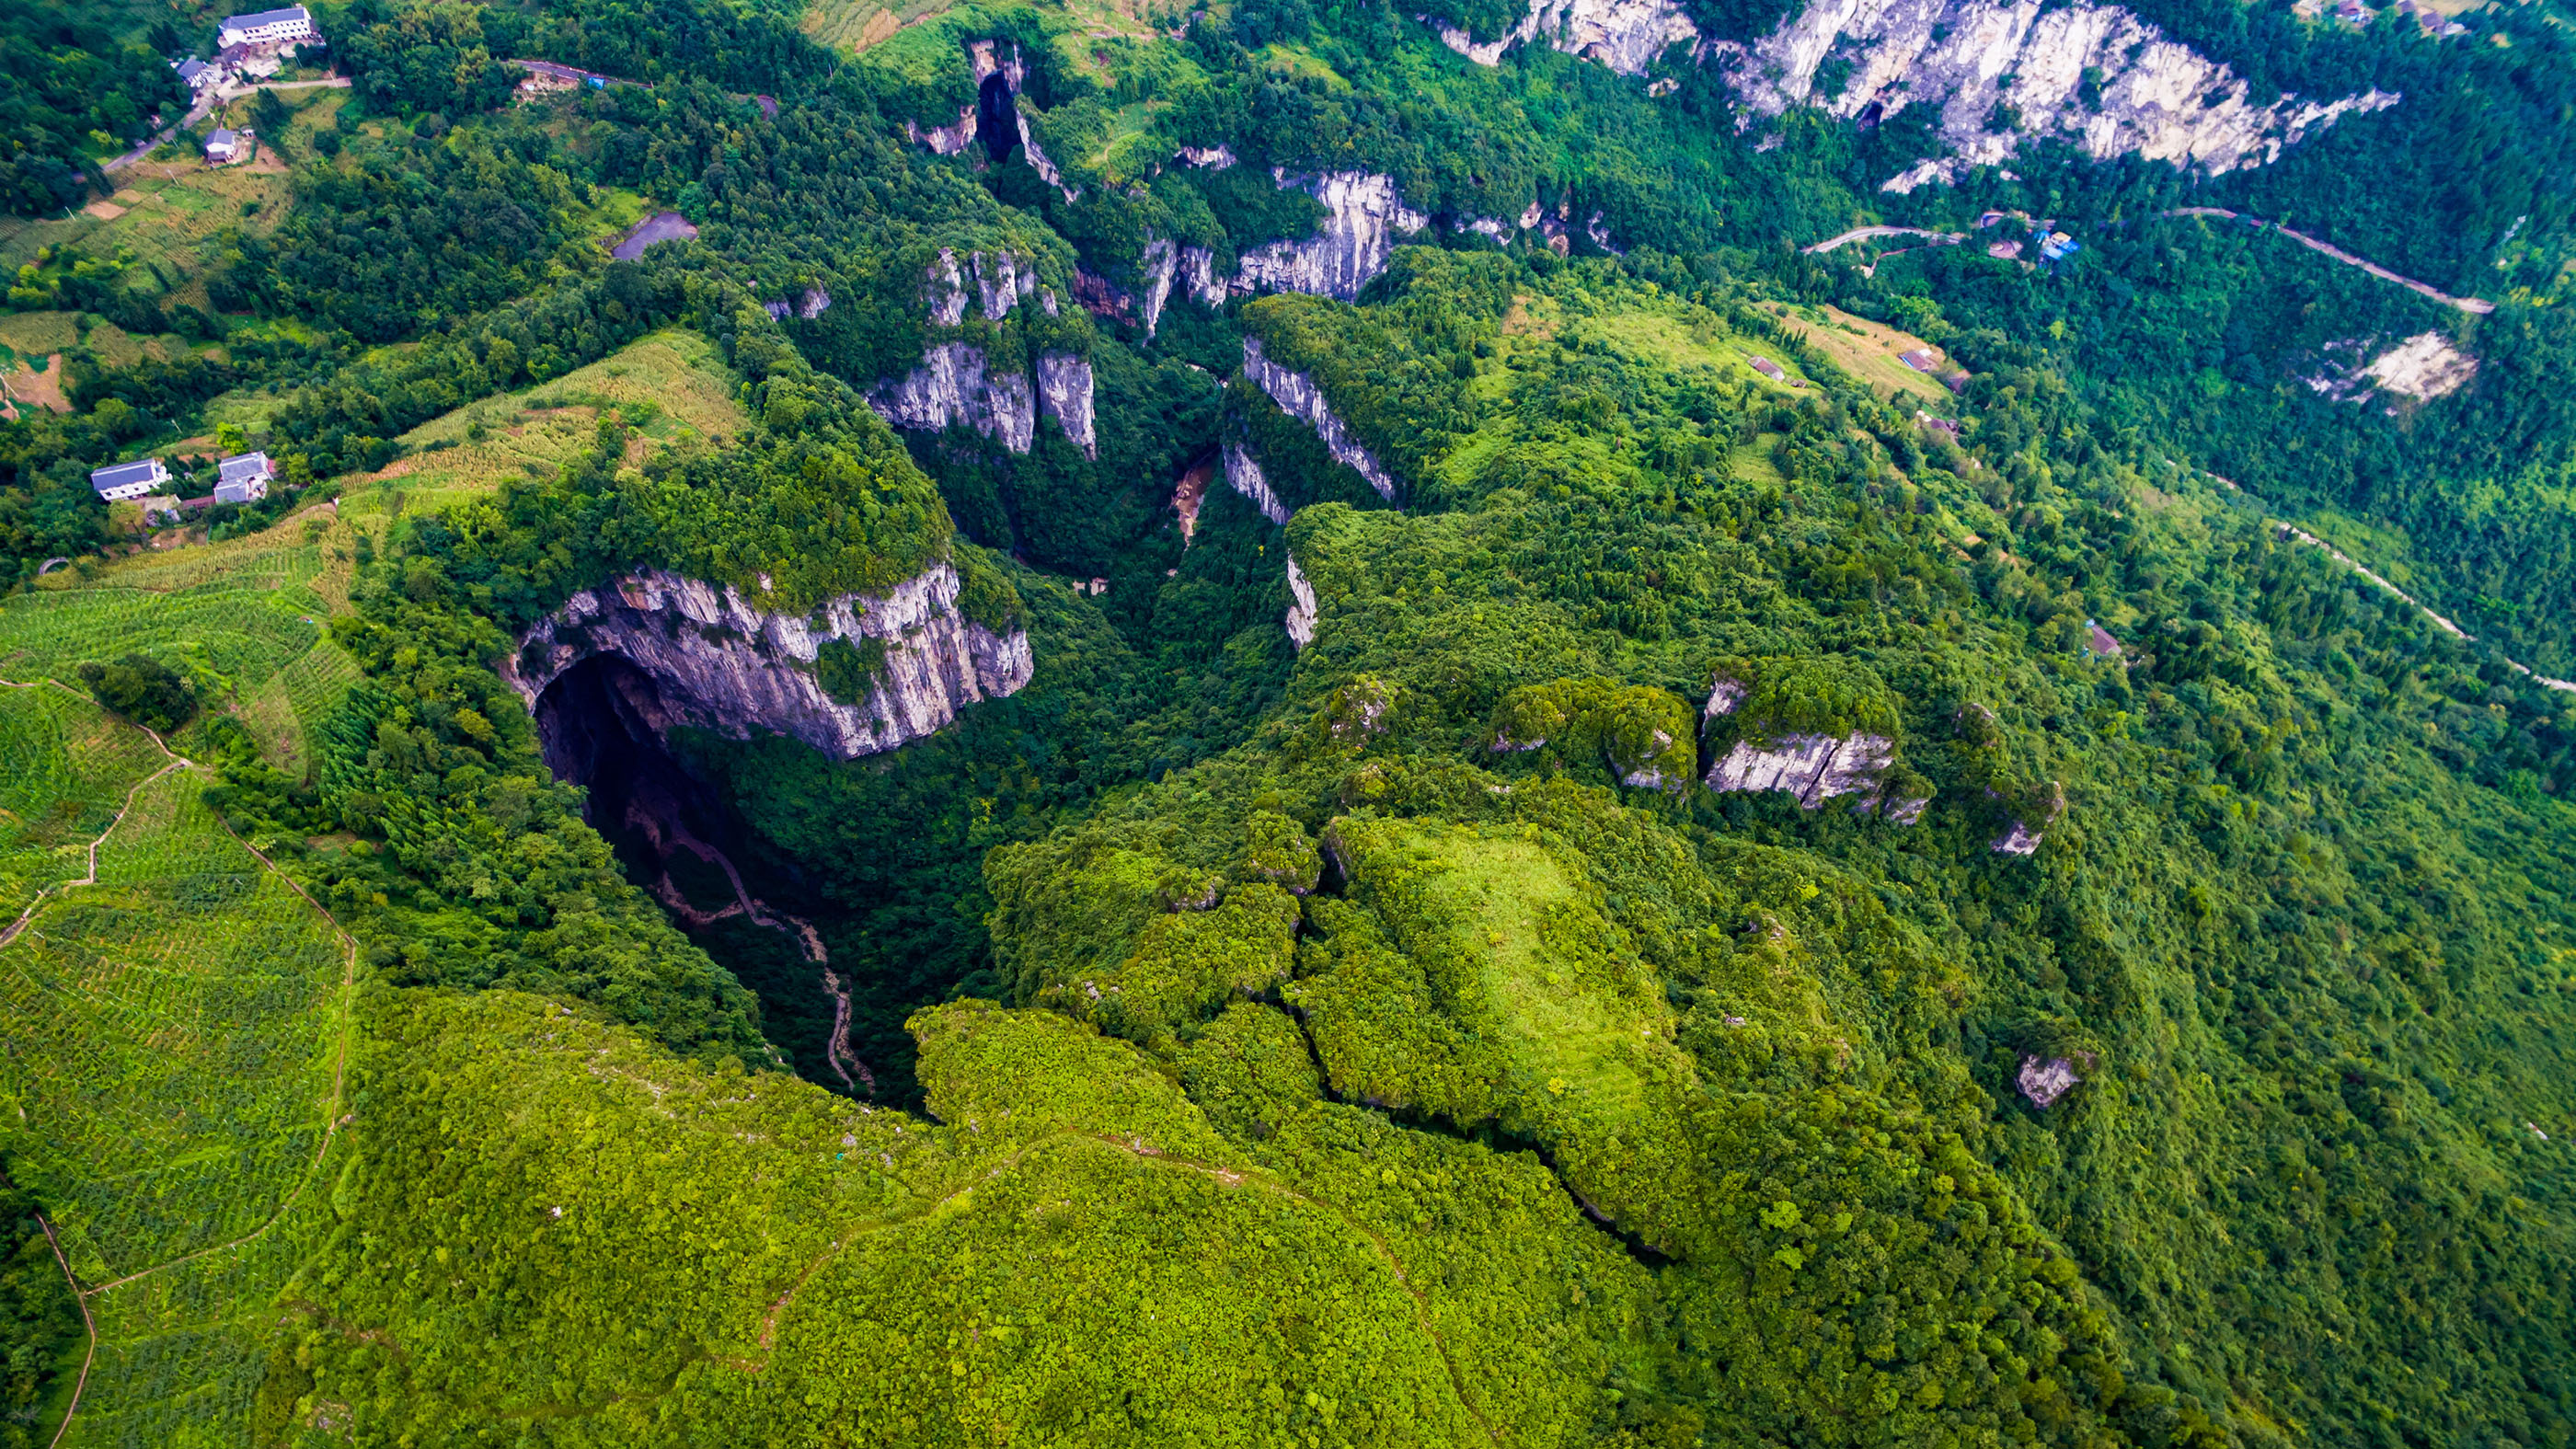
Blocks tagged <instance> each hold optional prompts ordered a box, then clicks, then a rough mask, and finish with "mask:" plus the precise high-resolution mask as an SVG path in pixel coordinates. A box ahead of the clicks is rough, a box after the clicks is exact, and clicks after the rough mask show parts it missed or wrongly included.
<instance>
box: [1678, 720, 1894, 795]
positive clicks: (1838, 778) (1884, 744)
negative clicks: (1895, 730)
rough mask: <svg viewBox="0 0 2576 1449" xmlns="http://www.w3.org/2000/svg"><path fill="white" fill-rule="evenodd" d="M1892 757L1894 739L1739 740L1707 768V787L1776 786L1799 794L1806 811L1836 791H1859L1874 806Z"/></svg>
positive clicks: (1721, 789) (1784, 737)
mask: <svg viewBox="0 0 2576 1449" xmlns="http://www.w3.org/2000/svg"><path fill="white" fill-rule="evenodd" d="M1895 760H1896V745H1895V741H1893V740H1890V739H1887V738H1885V737H1884V736H1880V735H1872V734H1855V735H1853V736H1851V737H1850V738H1849V739H1838V738H1836V737H1834V736H1832V735H1782V736H1780V737H1779V738H1778V739H1776V740H1773V741H1771V742H1770V743H1769V744H1767V745H1765V744H1757V743H1755V742H1754V741H1752V740H1738V741H1736V744H1735V748H1734V749H1732V750H1730V751H1728V752H1727V754H1726V757H1725V758H1724V759H1722V760H1719V761H1718V762H1717V763H1716V764H1715V765H1713V766H1711V767H1709V772H1708V787H1709V788H1710V789H1712V790H1715V791H1717V792H1718V793H1719V794H1721V795H1723V794H1730V793H1733V792H1736V791H1753V790H1778V791H1782V792H1783V793H1786V794H1790V795H1795V796H1797V797H1798V804H1799V805H1800V806H1802V807H1804V808H1806V809H1809V810H1813V809H1816V808H1817V807H1818V806H1821V805H1823V804H1824V803H1825V802H1826V801H1827V800H1830V799H1832V798H1834V797H1835V796H1837V795H1859V796H1863V797H1864V803H1866V804H1875V803H1876V797H1877V795H1878V794H1879V792H1880V790H1881V788H1882V783H1883V780H1884V777H1885V775H1886V772H1887V767H1888V766H1889V765H1891V764H1893V763H1895Z"/></svg>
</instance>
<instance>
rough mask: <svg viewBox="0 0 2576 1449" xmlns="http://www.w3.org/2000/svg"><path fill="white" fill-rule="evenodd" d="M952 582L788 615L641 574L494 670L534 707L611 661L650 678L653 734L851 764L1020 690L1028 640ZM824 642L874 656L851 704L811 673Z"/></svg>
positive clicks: (732, 594)
mask: <svg viewBox="0 0 2576 1449" xmlns="http://www.w3.org/2000/svg"><path fill="white" fill-rule="evenodd" d="M959 587H960V584H959V580H958V577H957V571H956V569H954V568H953V567H951V566H950V565H948V564H944V563H943V564H939V565H936V566H934V567H932V568H930V569H928V570H926V571H924V572H923V573H921V574H919V575H917V576H916V577H913V578H911V579H907V580H905V581H904V582H903V583H901V584H898V585H896V586H895V587H894V588H893V589H892V590H890V591H888V592H887V593H885V594H883V595H879V596H862V595H845V596H843V597H841V598H838V599H834V600H832V601H831V602H830V603H828V604H826V605H824V606H823V607H822V608H820V609H817V610H815V611H814V612H812V613H811V614H806V615H793V614H784V613H774V612H771V611H768V610H765V609H763V608H761V607H760V606H758V605H757V604H754V603H752V602H751V601H749V600H747V599H745V598H744V597H743V596H742V595H741V593H740V592H738V591H737V590H735V589H734V588H733V587H731V586H730V585H715V584H709V583H705V582H703V581H701V580H698V579H691V578H683V577H681V576H680V575H678V574H674V573H670V572H667V571H664V570H659V569H652V570H645V571H643V572H639V573H635V574H630V575H627V576H625V577H623V578H620V579H617V580H614V581H612V582H611V583H608V584H604V585H602V586H600V587H598V588H594V589H585V590H583V591H582V592H580V593H577V594H575V595H573V596H572V597H571V598H570V599H567V600H566V601H565V602H564V605H563V607H562V608H560V609H557V610H556V611H555V612H554V613H553V614H551V615H549V616H547V618H546V619H545V620H544V621H543V622H541V623H539V624H538V625H537V626H536V627H535V628H534V629H532V630H530V631H529V632H528V634H527V636H526V637H525V638H523V639H522V640H520V647H519V653H518V656H517V658H515V659H514V660H511V661H509V662H507V663H505V664H504V666H503V668H502V676H503V677H504V678H506V679H507V680H509V682H510V683H511V685H512V686H513V687H515V688H516V689H517V690H518V691H519V693H520V695H521V697H523V698H525V699H526V700H527V701H528V703H529V705H530V706H531V707H532V708H533V707H535V706H536V705H537V703H538V701H539V699H540V698H541V697H542V696H543V695H544V694H545V692H546V689H547V687H548V686H549V685H551V684H553V683H554V682H555V681H556V680H557V679H560V678H562V677H563V676H564V674H565V673H566V672H567V671H569V670H571V669H572V668H573V667H574V666H576V665H578V664H580V663H582V662H583V661H584V660H587V659H590V658H593V657H595V656H598V655H602V654H614V655H617V656H619V657H621V658H623V659H624V660H626V661H627V662H628V663H630V664H632V665H634V666H635V667H636V668H637V669H639V670H641V671H643V673H644V674H646V675H647V676H649V677H650V678H651V679H652V680H653V682H654V684H655V686H656V692H657V695H658V700H659V708H660V710H661V711H662V712H663V714H664V716H665V717H663V718H658V719H654V720H652V721H649V723H650V724H651V725H652V726H653V727H654V728H655V729H656V730H657V731H667V730H668V729H669V728H671V727H672V726H674V725H682V724H685V725H694V726H696V727H698V728H701V729H706V730H711V731H713V732H715V733H717V734H720V735H724V736H726V737H728V738H731V739H746V740H747V739H751V738H754V737H755V736H758V735H761V734H779V735H785V736H787V737H789V738H791V739H796V740H801V741H803V742H804V743H806V744H808V745H811V746H813V747H814V748H815V749H818V750H821V751H823V752H824V753H826V754H829V755H832V756H834V757H835V758H838V759H845V760H846V759H855V758H857V757H859V756H861V755H872V754H878V753H881V752H883V751H886V750H891V749H894V748H896V747H897V746H899V745H902V744H904V743H906V742H907V741H910V740H917V739H921V738H923V737H924V736H927V735H929V734H932V733H933V732H935V731H937V730H938V729H940V728H941V727H942V726H944V725H946V724H948V723H949V722H950V721H951V720H954V719H955V718H956V717H957V712H958V711H959V710H960V709H962V708H964V707H965V706H967V705H969V704H973V703H975V702H976V701H978V700H983V699H992V698H1002V697H1006V696H1008V695H1011V694H1015V693H1017V692H1018V691H1019V689H1020V687H1021V686H1023V685H1025V684H1027V683H1028V682H1029V675H1030V672H1031V670H1032V669H1033V667H1034V664H1033V660H1032V656H1031V654H1030V651H1029V637H1028V635H1027V634H1026V633H1025V632H1023V631H1018V630H1014V631H1012V632H1010V633H1007V634H1001V633H996V632H994V631H993V630H991V629H987V628H985V627H984V626H983V625H981V624H977V623H974V622H973V621H971V620H969V619H967V618H965V617H964V616H963V615H961V614H960V613H959V612H958V610H957V595H958V590H959ZM833 640H840V641H843V642H845V643H847V644H849V645H850V646H852V648H853V649H855V650H857V651H858V652H859V653H860V654H861V656H862V657H867V656H871V655H875V656H878V657H880V658H881V661H882V662H880V663H879V664H878V665H877V668H876V670H875V673H874V676H873V677H872V678H871V679H870V680H869V682H868V685H867V688H866V692H865V693H864V694H863V695H862V696H860V697H859V698H857V699H856V700H855V702H851V703H844V702H842V701H841V700H837V699H835V698H833V697H832V695H831V694H830V693H828V692H826V691H825V689H824V687H823V684H822V680H821V678H820V676H819V674H818V672H817V664H818V661H819V660H820V659H821V657H822V652H823V649H824V647H825V646H826V645H827V644H828V643H830V642H831V641H833ZM879 651H882V652H881V654H880V653H879Z"/></svg>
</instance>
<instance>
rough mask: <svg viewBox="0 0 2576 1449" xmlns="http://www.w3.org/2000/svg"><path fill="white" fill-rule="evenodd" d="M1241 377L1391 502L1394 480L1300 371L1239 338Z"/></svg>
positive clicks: (1249, 340)
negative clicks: (1293, 369) (1290, 367)
mask: <svg viewBox="0 0 2576 1449" xmlns="http://www.w3.org/2000/svg"><path fill="white" fill-rule="evenodd" d="M1243 375H1244V376H1245V377H1248V378H1250V379H1252V381H1253V382H1254V383H1255V384H1256V385H1258V386H1259V387H1260V389H1261V390H1262V391H1263V392H1266V393H1268V394H1270V400H1271V401H1272V402H1275V403H1277V404H1279V410H1280V411H1281V412H1284V413H1286V414H1288V415H1289V416H1290V417H1293V418H1297V419H1299V420H1301V421H1303V422H1304V423H1305V424H1306V426H1308V427H1310V428H1313V429H1314V430H1315V436H1316V437H1318V438H1321V439H1323V441H1324V450H1325V451H1326V452H1329V453H1331V454H1332V455H1333V461H1334V462H1337V463H1341V464H1343V465H1345V466H1347V467H1349V468H1350V469H1352V470H1353V471H1354V472H1356V473H1358V474H1359V475H1360V476H1361V477H1363V478H1366V479H1367V480H1368V483H1369V486H1370V487H1371V488H1374V489H1376V490H1377V496H1378V497H1380V498H1383V499H1386V500H1387V501H1389V502H1393V501H1394V500H1395V479H1394V478H1392V477H1390V476H1389V475H1388V473H1387V471H1386V469H1385V468H1384V467H1383V466H1381V465H1380V464H1379V462H1378V461H1377V459H1376V458H1375V457H1373V456H1371V454H1370V453H1369V450H1368V449H1366V448H1364V447H1361V446H1360V444H1359V440H1358V439H1356V438H1353V437H1352V436H1351V432H1350V429H1349V428H1348V427H1346V426H1344V425H1343V423H1342V420H1341V419H1340V418H1339V417H1337V416H1335V415H1334V412H1333V409H1332V407H1331V405H1330V404H1328V403H1326V402H1325V401H1324V393H1323V390H1322V389H1321V388H1318V387H1316V386H1315V380H1314V379H1313V378H1312V377H1309V376H1307V375H1306V374H1305V373H1302V372H1291V371H1289V370H1288V369H1287V368H1284V367H1281V366H1280V365H1279V364H1277V363H1275V362H1272V361H1271V360H1270V359H1269V358H1268V357H1267V356H1266V355H1264V354H1263V352H1262V350H1261V339H1260V338H1258V337H1246V338H1244V339H1243Z"/></svg>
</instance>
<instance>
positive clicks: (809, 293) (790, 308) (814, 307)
mask: <svg viewBox="0 0 2576 1449" xmlns="http://www.w3.org/2000/svg"><path fill="white" fill-rule="evenodd" d="M760 305H761V308H762V309H763V310H764V311H766V312H768V313H769V315H770V316H771V317H773V318H776V319H777V320H779V321H782V322H783V321H785V320H787V318H788V317H789V316H790V315H791V314H792V315H794V316H796V317H799V318H802V319H803V320H805V321H807V322H811V321H813V320H814V319H815V318H817V317H820V316H822V315H823V314H824V313H825V312H828V311H830V310H831V309H832V294H831V293H829V292H826V291H824V290H823V289H822V288H820V287H807V288H806V289H805V290H804V291H803V292H801V293H799V294H798V295H797V298H796V300H795V301H793V302H790V301H788V300H787V299H786V298H784V297H781V298H779V299H778V300H777V301H775V302H763V303H761V304H760Z"/></svg>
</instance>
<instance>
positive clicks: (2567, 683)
mask: <svg viewBox="0 0 2576 1449" xmlns="http://www.w3.org/2000/svg"><path fill="white" fill-rule="evenodd" d="M2200 472H2201V474H2202V475H2203V476H2204V477H2208V478H2212V479H2216V480H2217V481H2218V482H2219V483H2221V484H2223V485H2224V486H2225V487H2226V488H2227V489H2228V491H2230V492H2233V493H2242V494H2244V496H2246V497H2247V498H2253V497H2254V495H2253V494H2251V493H2246V492H2245V490H2244V489H2243V488H2242V487H2239V486H2238V485H2237V482H2236V480H2235V479H2233V478H2223V477H2220V476H2219V475H2218V474H2216V473H2212V472H2210V471H2209V470H2207V469H2205V468H2204V469H2201V470H2200ZM2256 501H2258V502H2259V501H2260V500H2259V499H2258V500H2256ZM2264 522H2265V523H2267V524H2269V525H2270V526H2271V527H2272V529H2273V530H2274V531H2276V532H2277V533H2279V534H2280V536H2281V537H2283V538H2295V539H2297V540H2299V541H2300V542H2301V543H2309V544H2314V545H2316V546H2317V547H2318V548H2321V549H2324V550H2325V551H2326V556H2327V557H2329V558H2331V559H2333V560H2334V561H2335V562H2336V563H2339V564H2342V565H2343V566H2344V567H2345V568H2348V569H2350V570H2352V571H2353V572H2354V573H2357V574H2359V575H2361V576H2362V577H2363V578H2365V579H2368V580H2370V581H2371V582H2372V583H2374V584H2377V585H2378V586H2379V587H2380V588H2382V589H2385V590H2387V591H2388V592H2389V593H2390V594H2392V595H2394V596H2395V597H2397V598H2398V599H2400V600H2402V601H2403V602H2405V603H2407V604H2409V605H2411V606H2413V608H2414V610H2415V612H2417V613H2419V614H2421V615H2423V616H2424V617H2425V618H2426V619H2428V620H2430V621H2432V624H2433V627H2434V628H2436V629H2439V630H2441V631H2442V632H2443V633H2445V634H2448V635H2450V636H2451V637H2452V638H2454V639H2457V640H2459V641H2460V642H2461V643H2463V644H2474V643H2476V642H2477V637H2478V636H2476V635H2475V634H2472V633H2470V632H2469V631H2468V630H2466V629H2463V628H2461V627H2460V626H2459V625H2457V624H2454V623H2452V622H2451V621H2450V619H2449V618H2448V617H2446V616H2444V615H2442V614H2439V613H2436V612H2435V611H2434V609H2433V607H2432V606H2431V605H2430V604H2427V603H2425V602H2424V601H2423V600H2421V599H2419V598H2417V597H2415V596H2414V595H2413V594H2410V593H2408V592H2406V591H2405V590H2404V589H2401V588H2399V587H2397V586H2396V585H2395V584H2393V583H2390V582H2389V581H2388V580H2387V579H2386V578H2385V577H2384V576H2382V575H2381V574H2380V573H2379V572H2378V571H2377V570H2375V569H2371V568H2369V567H2367V566H2365V565H2364V564H2363V563H2362V562H2361V561H2360V560H2359V559H2356V558H2354V557H2353V556H2352V555H2350V554H2348V553H2345V552H2344V551H2343V550H2342V549H2339V548H2337V547H2335V546H2334V545H2333V544H2330V543H2328V542H2326V541H2325V540H2324V539H2322V538H2319V537H2317V536H2316V535H2315V534H2313V533H2310V532H2308V531H2307V530H2306V529H2304V528H2301V527H2299V526H2298V525H2297V524H2295V523H2287V522H2284V521H2282V520H2281V519H2278V518H2267V519H2265V520H2264ZM2496 657H2498V658H2500V659H2504V662H2505V667H2506V668H2508V669H2511V670H2512V671H2513V672H2514V673H2516V674H2519V675H2521V676H2522V677H2524V678H2525V679H2528V680H2530V681H2531V682H2532V683H2534V684H2537V685H2539V686H2540V687H2542V688H2543V689H2555V690H2560V691H2563V692H2565V693H2568V694H2576V679H2552V678H2550V677H2549V676H2548V675H2546V674H2542V673H2540V672H2539V671H2537V670H2535V669H2533V668H2532V667H2531V666H2530V665H2528V664H2525V663H2523V662H2522V661H2520V660H2518V659H2512V658H2507V657H2506V656H2504V655H2498V656H2496Z"/></svg>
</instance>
